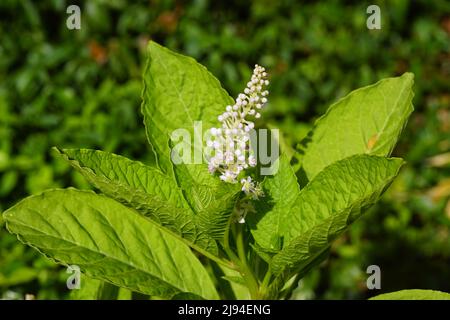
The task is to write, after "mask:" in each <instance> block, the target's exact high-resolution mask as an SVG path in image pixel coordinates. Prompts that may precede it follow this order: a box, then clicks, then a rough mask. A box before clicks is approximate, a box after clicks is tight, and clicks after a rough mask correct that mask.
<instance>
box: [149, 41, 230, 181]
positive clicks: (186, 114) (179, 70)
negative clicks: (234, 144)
mask: <svg viewBox="0 0 450 320" xmlns="http://www.w3.org/2000/svg"><path fill="white" fill-rule="evenodd" d="M229 104H233V99H232V98H231V97H230V96H229V95H228V93H227V92H226V91H225V90H224V89H223V88H222V87H221V85H220V82H219V81H218V80H217V79H216V78H215V77H214V76H213V75H212V74H211V73H210V72H209V71H208V70H207V69H206V68H205V67H204V66H202V65H201V64H199V63H197V62H196V61H195V60H194V59H192V58H190V57H187V56H183V55H180V54H177V53H175V52H172V51H170V50H169V49H167V48H164V47H162V46H160V45H159V44H157V43H155V42H153V41H151V42H150V43H149V45H148V60H147V65H146V68H145V71H144V89H143V103H142V113H143V114H144V123H145V127H146V132H147V137H148V140H149V142H150V144H151V145H152V146H153V148H154V149H155V151H156V153H157V158H158V163H159V165H160V167H161V169H162V170H163V171H164V172H167V173H169V172H171V171H172V163H171V160H170V148H169V141H170V136H171V134H172V132H173V131H174V130H176V129H180V128H184V129H186V130H188V132H189V133H190V134H191V137H192V138H193V137H194V121H202V127H203V130H206V129H209V128H211V127H214V126H217V125H218V120H217V117H218V116H219V114H221V113H223V112H224V110H225V107H226V106H227V105H229ZM201 138H202V137H201V136H200V139H201Z"/></svg>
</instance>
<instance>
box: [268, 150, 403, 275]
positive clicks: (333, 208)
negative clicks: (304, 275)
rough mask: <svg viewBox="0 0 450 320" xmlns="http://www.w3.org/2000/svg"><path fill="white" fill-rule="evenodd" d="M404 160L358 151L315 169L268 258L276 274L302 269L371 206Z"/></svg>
mask: <svg viewBox="0 0 450 320" xmlns="http://www.w3.org/2000/svg"><path fill="white" fill-rule="evenodd" d="M402 164H403V161H402V160H401V159H397V158H392V159H387V158H384V157H378V156H369V155H357V156H352V157H349V158H347V159H343V160H340V161H338V162H336V163H334V164H332V165H330V166H328V167H326V168H325V169H324V170H323V171H322V172H321V173H319V174H318V175H317V176H316V177H315V178H314V179H313V180H312V181H311V182H310V183H309V184H308V185H307V186H306V187H305V188H304V189H302V190H301V192H300V194H299V196H298V197H297V200H296V201H295V203H294V205H293V206H292V208H291V210H290V215H288V216H287V221H286V225H289V226H290V228H289V230H288V232H287V233H285V234H284V243H285V244H286V245H285V246H284V247H283V249H282V250H281V251H280V252H279V253H278V254H276V255H275V256H274V257H273V259H272V262H271V267H272V271H273V272H274V273H275V274H278V275H280V274H282V273H285V274H288V275H289V274H291V273H295V272H297V271H298V270H301V269H302V267H303V266H305V265H307V264H308V263H309V261H310V260H311V259H314V257H316V256H319V255H320V254H321V252H322V251H323V250H325V249H326V248H327V247H328V246H329V244H330V242H331V241H333V240H334V239H335V238H336V237H337V236H339V235H340V234H341V233H343V232H344V231H345V230H346V228H347V227H348V226H349V225H350V224H351V223H352V222H353V221H355V220H356V219H357V218H359V217H360V216H361V215H362V213H363V212H364V210H365V209H367V207H369V206H370V205H372V204H374V203H375V202H376V201H377V200H378V198H379V197H380V196H381V194H382V193H383V191H384V190H385V189H386V188H387V187H388V186H389V184H390V183H391V182H392V180H393V179H394V178H395V176H396V175H397V174H398V171H399V169H400V167H401V165H402Z"/></svg>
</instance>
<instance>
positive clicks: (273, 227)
mask: <svg viewBox="0 0 450 320" xmlns="http://www.w3.org/2000/svg"><path fill="white" fill-rule="evenodd" d="M277 161H278V171H277V173H276V174H275V175H274V176H268V177H266V179H265V180H264V183H263V188H264V193H265V197H263V198H261V199H260V200H258V201H256V202H255V207H256V213H254V214H250V215H248V217H247V221H248V223H249V225H250V228H251V231H252V234H253V237H254V238H255V240H256V242H257V243H258V245H259V246H261V247H262V248H264V249H267V250H271V251H276V250H280V249H281V247H282V246H283V243H282V240H283V239H282V237H283V235H284V234H287V233H288V230H289V229H290V225H289V223H288V221H289V220H288V216H289V215H290V214H292V213H291V207H292V205H293V203H294V202H295V200H296V199H297V196H298V194H299V192H300V188H299V186H298V183H297V178H296V176H295V172H294V170H293V169H292V167H291V165H290V164H289V159H288V157H287V156H286V155H285V154H282V155H281V156H280V157H279V159H278V160H277Z"/></svg>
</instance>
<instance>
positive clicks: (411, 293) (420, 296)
mask: <svg viewBox="0 0 450 320" xmlns="http://www.w3.org/2000/svg"><path fill="white" fill-rule="evenodd" d="M370 300H450V294H448V293H446V292H441V291H436V290H421V289H411V290H400V291H396V292H390V293H384V294H380V295H378V296H375V297H373V298H370Z"/></svg>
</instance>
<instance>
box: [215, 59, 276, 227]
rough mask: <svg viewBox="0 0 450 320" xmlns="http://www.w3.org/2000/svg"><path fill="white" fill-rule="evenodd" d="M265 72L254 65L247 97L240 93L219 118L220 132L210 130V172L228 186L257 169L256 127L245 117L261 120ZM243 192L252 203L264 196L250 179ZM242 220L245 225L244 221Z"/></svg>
mask: <svg viewBox="0 0 450 320" xmlns="http://www.w3.org/2000/svg"><path fill="white" fill-rule="evenodd" d="M266 77H267V73H266V72H265V69H264V68H263V67H261V66H259V65H255V68H254V69H253V74H252V77H251V79H250V81H249V82H248V83H247V87H246V88H245V89H244V93H240V94H239V95H238V96H237V98H236V103H235V104H234V105H228V106H226V107H225V110H226V112H224V113H223V114H221V115H219V116H218V118H217V119H218V120H219V121H220V122H221V123H222V125H221V127H222V129H221V128H211V130H210V131H211V134H212V136H214V139H213V140H209V141H207V143H206V144H207V146H208V147H210V148H212V149H213V151H214V153H215V154H214V156H212V157H211V158H210V159H209V160H208V162H209V163H208V169H209V171H210V172H211V173H215V172H219V173H220V179H221V180H222V181H224V182H228V183H237V178H238V176H239V174H240V173H241V172H242V171H243V170H245V169H247V168H249V167H255V166H256V164H257V163H256V158H255V157H254V155H253V150H252V148H251V147H250V131H251V130H252V129H253V128H254V127H255V124H254V122H252V121H250V120H247V119H246V116H252V117H254V118H255V119H258V118H260V117H261V114H260V109H262V108H263V107H264V104H265V103H267V98H266V96H267V95H268V93H269V92H268V91H267V90H264V87H265V86H267V85H268V84H269V81H268V80H267V79H266ZM241 184H242V191H244V192H245V194H246V195H249V196H251V197H252V198H253V199H258V197H259V196H262V195H263V193H262V191H261V189H260V187H259V185H258V184H257V183H256V182H254V181H253V180H252V179H251V177H247V178H246V179H242V180H241ZM244 216H245V214H244V215H243V216H242V217H241V218H242V219H239V220H242V221H243V217H244Z"/></svg>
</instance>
